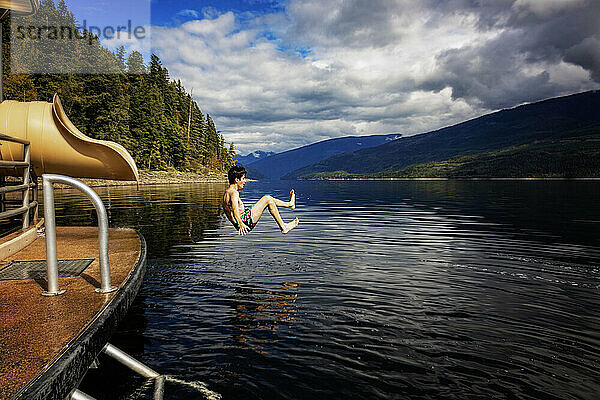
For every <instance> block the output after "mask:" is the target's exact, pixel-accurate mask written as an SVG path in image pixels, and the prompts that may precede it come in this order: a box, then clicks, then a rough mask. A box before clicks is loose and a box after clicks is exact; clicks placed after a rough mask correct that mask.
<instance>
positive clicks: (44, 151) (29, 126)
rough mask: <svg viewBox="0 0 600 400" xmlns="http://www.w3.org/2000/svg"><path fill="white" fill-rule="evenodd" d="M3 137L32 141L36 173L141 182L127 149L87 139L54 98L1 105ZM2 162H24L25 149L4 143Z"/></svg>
mask: <svg viewBox="0 0 600 400" xmlns="http://www.w3.org/2000/svg"><path fill="white" fill-rule="evenodd" d="M0 133H3V134H6V135H9V136H14V137H17V138H21V139H26V140H29V142H30V144H31V147H30V149H31V164H32V165H33V169H34V171H35V173H36V174H37V175H38V176H40V175H41V174H44V173H52V174H63V175H68V176H72V177H76V178H104V179H118V180H128V181H132V180H137V179H138V170H137V167H136V165H135V161H133V158H132V157H131V155H130V154H129V153H128V152H127V150H125V148H124V147H123V146H121V145H120V144H118V143H114V142H110V141H107V140H97V139H92V138H90V137H87V136H86V135H84V134H83V133H81V132H80V131H79V129H77V128H76V127H75V125H73V123H72V122H71V121H70V120H69V118H68V117H67V115H66V114H65V111H64V109H63V107H62V105H61V103H60V99H59V98H58V95H54V99H53V101H52V103H48V102H45V101H32V102H18V101H12V100H7V101H4V102H2V103H0ZM0 153H1V156H2V160H8V161H22V160H23V147H22V146H21V145H19V144H16V143H8V142H3V143H2V145H1V146H0Z"/></svg>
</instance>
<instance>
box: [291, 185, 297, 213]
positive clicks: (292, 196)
mask: <svg viewBox="0 0 600 400" xmlns="http://www.w3.org/2000/svg"><path fill="white" fill-rule="evenodd" d="M290 208H291V209H292V210H295V209H296V192H294V189H292V190H290Z"/></svg>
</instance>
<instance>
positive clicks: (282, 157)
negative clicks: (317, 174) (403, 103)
mask: <svg viewBox="0 0 600 400" xmlns="http://www.w3.org/2000/svg"><path fill="white" fill-rule="evenodd" d="M401 136H402V135H401V134H390V135H371V136H345V137H341V138H335V139H328V140H324V141H321V142H317V143H313V144H309V145H307V146H303V147H299V148H297V149H293V150H288V151H284V152H283V153H277V154H274V155H271V156H269V157H266V158H263V159H261V160H258V161H255V162H253V163H252V164H251V165H252V168H253V169H254V170H256V171H258V172H260V173H261V174H263V175H265V176H267V177H269V178H270V179H279V178H281V177H282V176H283V175H285V174H287V173H288V172H290V171H293V170H295V169H298V168H301V167H304V166H306V165H309V164H312V163H315V162H317V161H320V160H323V159H325V158H327V157H331V156H333V155H336V154H342V153H347V152H353V151H356V150H359V149H366V148H369V147H373V146H378V145H381V144H383V143H388V142H391V141H393V140H396V139H399V138H400V137H401ZM242 164H243V163H242Z"/></svg>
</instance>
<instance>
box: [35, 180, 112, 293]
mask: <svg viewBox="0 0 600 400" xmlns="http://www.w3.org/2000/svg"><path fill="white" fill-rule="evenodd" d="M54 183H62V184H65V185H69V186H72V187H74V188H75V189H78V190H79V191H81V192H82V193H83V194H85V195H86V196H87V197H88V198H89V199H90V200H91V202H92V204H93V205H94V207H95V208H96V213H97V214H98V253H99V254H98V259H99V262H100V288H98V289H96V291H97V292H99V293H110V292H113V291H115V290H117V288H116V287H114V286H112V285H111V284H110V265H109V263H108V216H107V214H106V209H105V208H104V204H103V203H102V200H101V199H100V196H98V195H97V194H96V192H94V191H93V190H92V189H91V188H90V187H89V186H87V185H86V184H85V183H83V182H81V181H80V180H78V179H75V178H71V177H69V176H64V175H56V174H44V175H42V185H43V193H44V219H45V224H46V268H47V273H48V290H47V291H46V292H44V293H42V294H43V295H44V296H56V295H59V294H62V293H64V290H60V289H59V288H58V260H57V257H56V216H55V211H54V186H53V185H54Z"/></svg>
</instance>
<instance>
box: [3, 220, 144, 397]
mask: <svg viewBox="0 0 600 400" xmlns="http://www.w3.org/2000/svg"><path fill="white" fill-rule="evenodd" d="M56 238H57V254H58V259H59V260H61V259H83V258H93V259H94V260H93V261H92V263H91V264H90V265H89V266H88V267H87V268H86V269H85V270H84V271H83V272H82V273H81V274H80V275H79V276H75V277H68V278H59V288H60V289H66V293H64V294H62V295H59V296H53V297H44V296H42V295H41V293H42V291H43V290H45V289H46V288H45V284H46V282H45V275H44V277H43V278H41V277H38V278H37V279H26V280H0V399H12V398H21V396H22V395H23V393H26V392H27V390H28V387H30V386H32V385H34V384H39V382H38V383H36V382H37V381H39V380H43V379H42V378H40V377H42V376H43V375H44V376H45V374H46V375H47V374H48V372H49V370H51V369H52V366H53V365H54V364H57V363H58V361H59V359H60V358H61V357H63V356H64V355H65V353H66V352H68V351H69V348H70V347H72V345H73V343H75V342H77V341H78V340H80V339H81V337H82V336H83V335H84V333H85V332H86V330H89V329H88V328H89V327H90V326H91V325H93V324H94V321H95V320H98V319H102V318H104V317H103V316H102V314H103V313H104V314H107V313H106V312H104V311H105V309H107V308H108V307H109V306H110V304H111V303H113V300H114V299H115V298H119V296H122V293H120V292H122V291H123V290H122V289H123V287H124V286H125V285H127V284H128V282H129V281H130V280H131V275H132V274H133V272H134V267H135V266H136V265H139V264H140V258H143V259H144V260H143V261H144V263H145V246H144V245H143V238H141V237H140V236H139V235H138V233H137V232H136V231H134V230H131V229H121V228H118V229H116V228H115V229H110V230H109V260H110V268H111V280H112V284H113V285H114V286H117V287H118V288H119V290H118V291H116V292H113V293H108V294H100V293H96V292H95V291H94V289H96V288H99V287H100V283H99V282H100V269H99V263H98V228H97V227H58V228H57V231H56ZM45 252H46V245H45V240H44V238H42V237H40V238H38V239H37V240H35V241H34V242H33V243H31V244H30V245H29V246H27V247H26V248H24V249H23V250H21V251H20V252H18V253H16V254H14V255H13V256H11V257H9V258H8V259H6V260H1V261H0V271H1V270H2V268H4V267H6V266H7V264H8V263H9V262H10V261H13V260H14V261H21V260H22V261H25V260H45V258H46V253H45ZM44 265H45V264H44ZM141 274H142V275H143V272H142V273H141ZM136 279H137V278H136ZM139 280H140V281H141V277H139ZM135 292H137V288H136V289H135ZM134 296H135V294H134ZM131 299H132V298H131ZM119 307H120V308H121V309H123V306H119ZM126 308H127V307H125V311H126ZM125 311H122V313H124V312H125ZM111 325H114V324H111ZM107 339H108V338H107ZM94 357H95V355H94ZM88 365H89V364H88ZM88 365H85V366H84V367H85V368H87V366H88ZM44 379H45V378H44ZM52 390H55V389H52ZM22 398H28V396H27V395H24V396H22ZM63 398H64V396H63Z"/></svg>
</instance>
